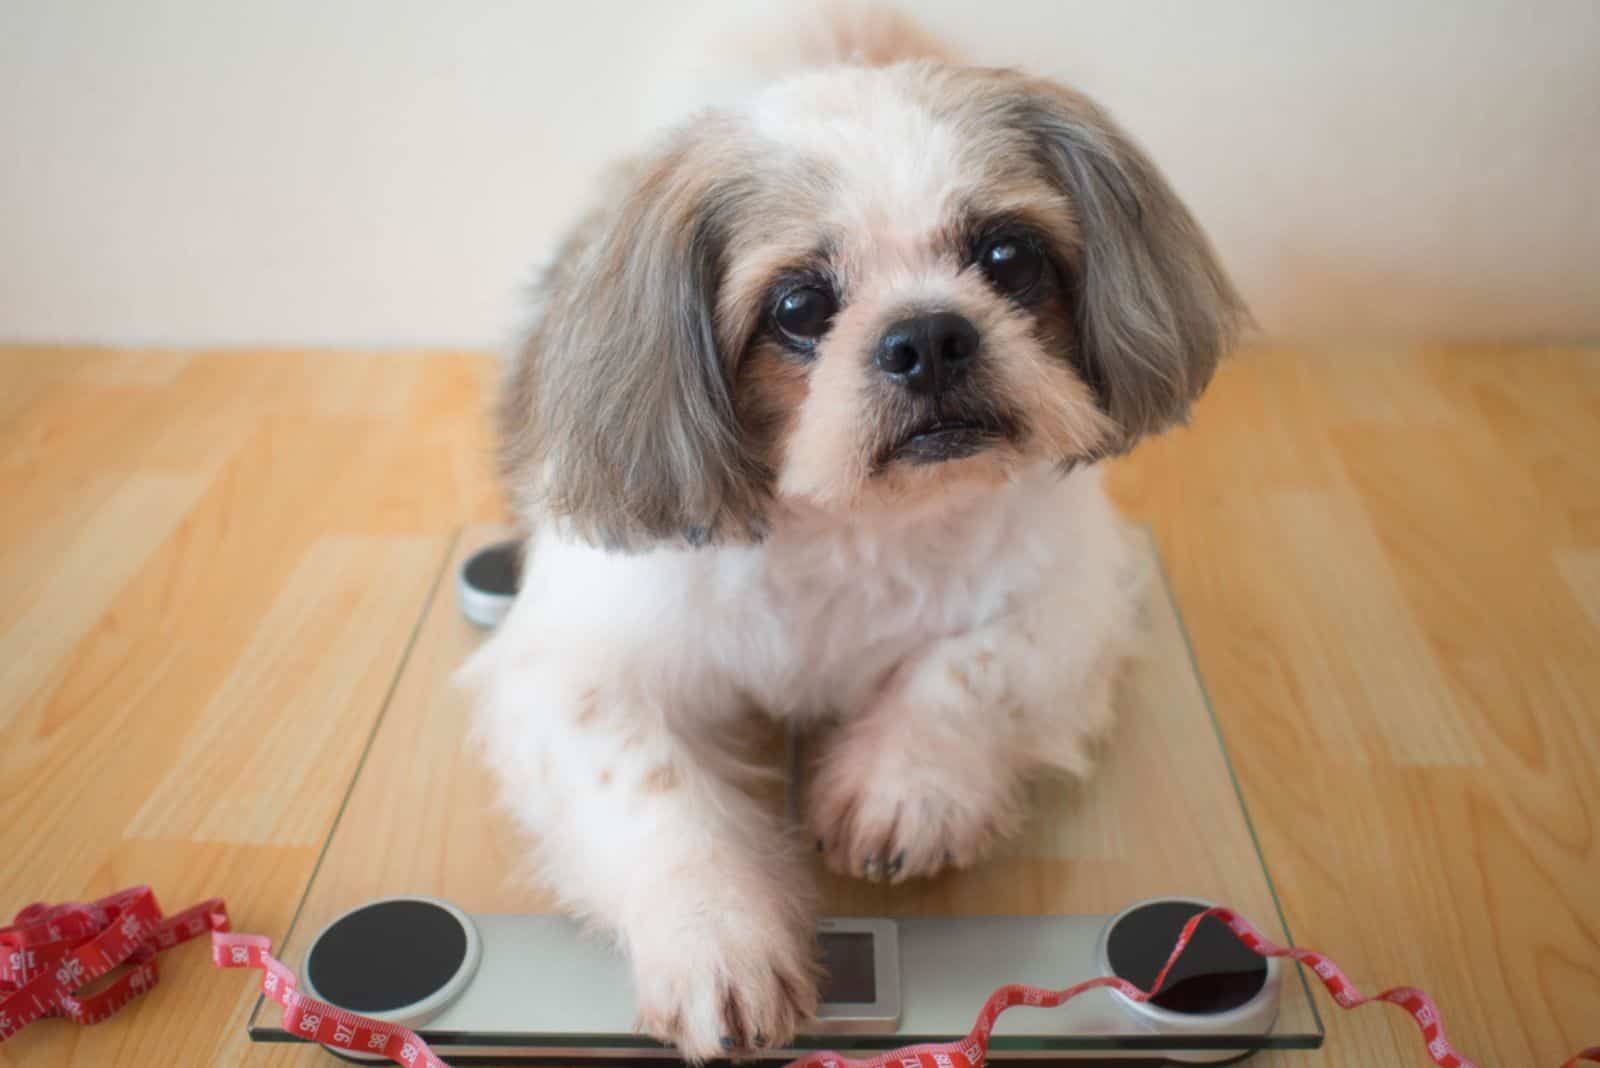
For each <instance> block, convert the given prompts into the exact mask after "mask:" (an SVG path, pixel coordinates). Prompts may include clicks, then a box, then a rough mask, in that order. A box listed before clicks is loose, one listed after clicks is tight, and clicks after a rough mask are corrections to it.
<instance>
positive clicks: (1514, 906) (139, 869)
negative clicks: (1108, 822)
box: [0, 348, 1600, 1068]
mask: <svg viewBox="0 0 1600 1068" xmlns="http://www.w3.org/2000/svg"><path fill="white" fill-rule="evenodd" d="M490 375H491V365H490V364H489V362H488V361H487V360H485V359H484V358H482V357H478V356H473V355H468V354H427V355H422V354H414V355H357V354H319V353H259V354H241V353H227V354H216V355H207V354H193V355H186V354H172V353H143V352H142V353H119V352H104V351H79V350H20V349H12V350H0V812H3V822H0V911H4V912H6V913H10V912H12V911H15V910H16V909H18V908H21V907H22V906H23V905H25V904H27V903H28V902H30V901H33V900H36V899H47V900H62V899H71V898H82V897H85V896H90V895H97V894H101V893H104V892H106V891H109V890H111V889H113V888H116V887H120V886H124V885H127V884H130V883H134V882H149V883H151V884H152V885H154V886H155V888H156V890H157V892H158V894H159V895H160V898H161V900H162V902H163V903H164V904H166V905H167V906H168V907H177V906H179V905H182V904H185V903H188V902H190V901H193V900H197V899H199V898H202V897H205V896H208V895H212V894H222V895H225V896H226V897H227V898H228V900H229V903H230V905H231V907H232V912H233V915H234V918H235V923H236V925H237V926H238V927H239V928H240V929H244V930H251V931H258V932H262V933H265V934H268V935H271V936H273V937H274V938H281V937H282V936H283V933H284V931H285V929H286V928H287V926H288V923H289V919H290V914H291V912H292V910H293V907H294V904H295V902H296V901H297V900H298V898H299V895H300V892H301V890H302V889H303V887H304V885H305V882H306V880H307V878H308V876H309V874H310V871H311V867H312V864H313V862H314V860H315V858H316V854H317V850H318V846H319V843H320V842H321V841H322V839H323V838H324V836H325V835H326V833H327V830H328V827H329V826H330V824H331V822H332V820H333V818H334V815H335V812H336V809H337V807H338V804H339V800H340V798H341V796H342V795H343V792H344V788H345V785H346V783H347V782H348V780H349V777H350V773H351V770H352V768H353V767H354V764H355V761H356V759H357V757H358V756H359V751H360V745H359V740H360V739H363V738H364V737H365V736H366V733H367V729H368V728H369V727H370V725H371V724H372V722H373V719H374V717H375V715H376V713H377V711H378V709H379V707H380V705H381V704H382V702H383V700H384V697H385V694H386V692H387V688H388V686H389V684H390V682H391V680H392V679H393V677H394V674H395V670H396V667H397V665H398V663H399V660H400V658H401V656H402V654H403V652H404V649H405V647H406V644H407V642H408V639H409V638H410V636H411V630H412V627H413V625H414V624H415V622H416V620H417V618H418V614H419V611H420V609H421V607H422V604H423V602H424V600H425V599H426V597H427V594H428V588H429V582H430V580H431V579H432V577H433V575H434V574H435V573H436V572H437V570H438V568H439V565H440V564H441V562H442V561H443V559H444V556H445V554H446V553H447V552H448V551H449V544H450V540H451V537H452V535H453V533H454V532H455V531H456V530H457V528H458V527H460V526H461V525H462V524H464V523H470V522H477V521H484V520H494V519H496V518H498V517H499V505H498V501H497V497H496V495H495V493H494V490H493V487H492V485H491V484H490V483H489V481H488V479H487V477H486V471H487V467H488V463H487V449H488V443H487V440H486V437H485V434H484V429H483V420H482V418H481V409H482V404H483V392H484V388H485V386H486V384H487V382H488V380H489V378H490ZM1113 481H1114V485H1115V488H1116V492H1117V495H1118V497H1119V498H1120V499H1121V500H1122V501H1123V503H1124V504H1125V505H1126V507H1127V509H1128V510H1129V511H1130V512H1131V513H1133V514H1134V515H1136V516H1138V517H1140V518H1142V519H1144V520H1146V521H1148V522H1149V523H1150V524H1151V525H1152V526H1153V528H1154V530H1155V532H1156V534H1157V536H1158V539H1159V541H1160V544H1161V549H1162V553H1163V556H1164V558H1165V561H1166V564H1167V567H1168V569H1169V570H1170V572H1171V578H1172V583H1173V587H1174V589H1175V591H1176V594H1177V596H1178V600H1179V603H1180V605H1181V607H1182V609H1183V612H1184V616H1185V621H1186V623H1187V625H1188V628H1189V631H1190V634H1191V636H1192V639H1193V641H1194V644H1195V649H1196V653H1197V655H1198V658H1199V662H1200V666H1201V669H1202V672H1203V674H1204V677H1205V680H1206V684H1207V686H1208V688H1209V690H1210V692H1211V696H1212V699H1213V701H1214V702H1215V705H1216V709H1217V715H1218V718H1219V719H1220V721H1221V725H1222V729H1223V732H1224V734H1225V736H1226V738H1227V742H1228V746H1229V749H1230V750H1231V753H1232V756H1233V760H1234V765H1235V768H1236V769H1237V771H1238V773H1239V776H1240V778H1241V780H1242V785H1243V789H1244V793H1245V795H1246V798H1247V800H1248V802H1249V806H1250V810H1251V813H1252V815H1253V816H1254V818H1255V822H1256V827H1257V830H1258V831H1259V833H1260V835H1261V838H1262V846H1263V849H1264V850H1265V853H1266V855H1267V858H1268V862H1269V864H1270V865H1271V868H1272V874H1273V876H1274V878H1275V880H1276V882H1277V886H1278V890H1279V892H1280V894H1281V895H1282V897H1283V900H1284V906H1285V909H1286V912H1287V916H1288V920H1289V923H1290V925H1291V926H1292V928H1293V929H1294V931H1295V933H1296V935H1297V937H1298V939H1299V940H1300V941H1301V942H1302V943H1303V944H1306V945H1309V946H1314V947H1316V948H1319V949H1322V950H1324V951H1326V952H1328V953H1330V954H1331V955H1333V956H1335V957H1336V958H1337V959H1339V960H1340V961H1341V963H1343V964H1344V965H1345V966H1346V968H1347V969H1348V970H1349V971H1350V972H1351V974H1352V976H1353V977H1354V978H1355V979H1356V980H1357V981H1358V982H1360V983H1361V984H1363V985H1364V986H1367V987H1374V986H1378V985H1385V984H1394V983H1412V984H1416V985H1419V986H1422V987H1424V988H1425V989H1427V990H1428V991H1429V992H1431V993H1432V994H1434V995H1435V997H1436V998H1437V999H1438V1000H1439V1002H1440V1003H1441V1004H1442V1005H1443V1006H1444V1009H1445V1012H1446V1017H1447V1020H1448V1021H1449V1024H1450V1029H1451V1034H1452V1037H1453V1038H1454V1039H1455V1041H1456V1043H1457V1045H1459V1046H1460V1047H1462V1048H1463V1049H1464V1050H1465V1051H1467V1052H1468V1053H1470V1054H1471V1055H1473V1056H1475V1057H1476V1058H1478V1059H1479V1061H1480V1063H1481V1064H1483V1065H1484V1066H1485V1068H1488V1066H1507V1068H1545V1066H1548V1068H1555V1066H1556V1065H1557V1064H1559V1062H1560V1061H1561V1059H1562V1058H1563V1057H1565V1056H1566V1055H1568V1054H1569V1053H1571V1052H1573V1051H1574V1050H1576V1049H1577V1048H1578V1047H1579V1046H1581V1045H1583V1044H1585V1043H1593V1042H1596V1041H1600V773H1597V768H1600V352H1597V351H1587V352H1585V351H1574V350H1533V349H1505V350H1490V349H1471V350H1469V349H1451V348H1438V349H1429V348H1408V349H1400V350H1394V351H1377V350H1373V349H1360V350H1339V351H1332V350H1330V351H1312V350H1267V349H1258V350H1255V351H1251V352H1249V353H1247V354H1245V355H1244V356H1243V357H1241V358H1240V359H1237V360H1235V361H1234V362H1233V363H1232V364H1231V365H1230V366H1229V367H1228V368H1227V369H1226V370H1225V371H1224V372H1223V373H1222V374H1221V376H1220V377H1219V379H1218V381H1217V383H1216V385H1215V386H1214V387H1213V389H1212V390H1211V392H1210V393H1209V394H1208V396H1207V398H1206V400H1205V401H1204V402H1203V403H1202V405H1201V409H1200V412H1199V413H1198V416H1197V418H1196V420H1195V423H1194V426H1193V427H1192V428H1191V429H1189V430H1187V431H1183V432H1180V433H1176V434H1173V435H1170V436H1168V437H1167V438H1165V439H1163V440H1161V441H1158V442H1155V443H1152V444H1150V445H1148V446H1146V447H1145V448H1144V449H1143V450H1142V451H1141V452H1140V453H1139V454H1138V455H1137V456H1135V457H1134V458H1132V459H1131V460H1128V461H1123V462H1121V463H1120V464H1119V466H1118V467H1117V469H1116V471H1115V474H1114V479H1113ZM263 779H266V780H268V781H269V782H270V783H271V785H272V788H271V789H270V790H262V789H261V788H260V783H261V781H262V780H263ZM251 989H252V985H251V982H250V980H249V979H248V978H247V977H245V976H242V975H239V974H238V973H216V972H214V971H213V970H212V968H211V966H210V964H209V963H208V962H207V959H206V955H205V951H204V949H202V948H200V947H196V946H190V947H185V948H183V949H180V950H177V951H174V952H173V953H171V954H169V956H168V959H167V961H166V963H165V965H164V972H163V981H162V986H161V988H160V989H158V990H157V991H155V992H154V993H153V994H152V995H150V996H149V997H147V998H145V999H143V1000H142V1001H141V1002H140V1003H139V1004H138V1005H136V1006H135V1007H134V1008H132V1009H130V1010H129V1011H128V1012H126V1013H125V1014H123V1015H122V1016H120V1017H118V1018H117V1019H116V1020H114V1021H113V1022H111V1023H109V1024H106V1025H102V1026H100V1027H98V1028H94V1029H80V1028H77V1027H74V1026H72V1025H69V1024H66V1023H63V1022H60V1021H46V1022H43V1023H40V1024H37V1025H35V1026H33V1027H31V1028H29V1029H28V1030H27V1031H25V1032H23V1033H22V1034H21V1035H20V1036H19V1037H18V1038H17V1039H14V1040H13V1041H12V1042H10V1043H8V1044H7V1045H6V1046H3V1047H0V1064H5V1065H10V1064H26V1065H29V1066H34V1065H67V1064H71V1065H81V1066H102V1065H110V1064H129V1065H147V1064H148V1065H168V1064H182V1065H189V1064H212V1063H215V1064H244V1065H264V1064H266V1063H267V1062H268V1061H269V1060H271V1061H272V1062H273V1063H281V1062H282V1061H283V1059H284V1058H282V1057H281V1056H275V1057H274V1056H269V1052H268V1051H267V1050H265V1049H262V1048H259V1047H255V1048H253V1047H250V1046H249V1045H248V1044H247V1043H246V1041H245V1040H244V1036H243V1024H244V1019H245V1016H246V1014H247V1013H248V1010H249V1008H250V1005H251V1002H252V997H251V994H250V990H251ZM1322 1004H1323V1006H1324V1015H1325V1017H1328V1041H1327V1045H1326V1047H1325V1048H1324V1050H1323V1051H1322V1052H1320V1053H1312V1054H1276V1055H1271V1056H1264V1057H1262V1058H1260V1059H1259V1060H1258V1061H1257V1062H1255V1063H1260V1064H1264V1065H1271V1066H1273V1068H1286V1066H1291V1065H1294V1066H1300V1065H1318V1066H1321V1068H1336V1066H1337V1068H1346V1066H1351V1068H1354V1066H1361V1068H1367V1066H1388V1065H1413V1064H1414V1065H1419V1066H1420V1065H1422V1064H1424V1063H1427V1062H1426V1060H1425V1058H1424V1057H1423V1056H1422V1054H1421V1051H1420V1049H1419V1048H1418V1047H1417V1043H1416V1039H1415V1037H1414V1034H1413V1033H1412V1031H1411V1025H1410V1023H1409V1021H1407V1020H1406V1019H1405V1018H1404V1017H1403V1016H1402V1015H1401V1014H1400V1013H1398V1012H1397V1011H1395V1010H1390V1009H1387V1008H1375V1009H1367V1010H1362V1011H1361V1012H1359V1013H1357V1014H1355V1015H1349V1014H1344V1013H1339V1012H1338V1011H1337V1010H1335V1009H1332V1008H1330V1007H1328V1003H1327V1002H1326V1001H1324V1002H1323V1003H1322ZM292 1059H293V1060H294V1061H295V1062H296V1063H298V1064H305V1065H308V1066H309V1065H313V1064H326V1063H333V1062H330V1061H327V1060H326V1059H325V1057H324V1055H321V1054H320V1053H318V1052H316V1051H313V1050H309V1049H308V1050H305V1051H303V1052H302V1053H301V1055H300V1056H298V1057H295V1058H292Z"/></svg>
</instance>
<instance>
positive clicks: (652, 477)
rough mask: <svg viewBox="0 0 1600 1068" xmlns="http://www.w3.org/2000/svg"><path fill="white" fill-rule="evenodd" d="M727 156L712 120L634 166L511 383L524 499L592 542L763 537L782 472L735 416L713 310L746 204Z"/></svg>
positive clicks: (733, 347) (512, 437) (557, 266)
mask: <svg viewBox="0 0 1600 1068" xmlns="http://www.w3.org/2000/svg"><path fill="white" fill-rule="evenodd" d="M729 151H731V149H729V148H728V147H727V139H726V138H719V137H718V136H717V130H716V124H715V123H714V122H713V121H710V120H702V122H700V123H699V124H697V125H696V126H693V127H690V128H688V129H686V130H683V131H680V132H679V133H678V134H677V135H675V136H674V137H673V139H672V140H670V141H669V142H668V143H667V144H666V145H665V146H664V147H663V148H662V149H661V150H660V151H659V152H657V153H656V154H655V155H653V156H651V157H649V158H646V159H644V160H643V161H641V162H639V163H638V164H636V165H635V166H634V167H633V168H632V169H631V170H630V171H629V173H628V177H627V180H626V182H625V184H624V186H623V191H622V194H621V196H620V197H619V198H618V199H617V200H615V201H614V202H613V203H612V204H611V205H610V206H608V207H607V208H604V209H602V210H600V211H599V212H597V213H595V214H594V215H592V216H591V217H590V218H589V219H588V220H586V221H585V222H584V223H583V224H581V225H580V226H579V227H578V229H577V230H576V231H575V232H574V233H573V234H572V235H571V236H570V237H569V238H568V239H567V241H566V242H565V244H564V246H563V248H562V250H561V252H560V253H558V255H557V257H556V259H555V261H554V262H553V263H552V264H551V266H550V267H549V269H548V270H547V271H546V274H545V276H544V278H542V279H541V280H540V283H539V285H540V291H539V294H538V299H539V303H540V307H539V309H538V312H539V321H538V323H537V324H536V325H535V327H534V329H533V330H532V332H531V333H530V335H529V336H528V338H527V339H526V341H525V342H524V344H523V345H522V347H521V349H520V351H519V352H518V353H517V355H516V357H515V359H514V361H513V363H512V366H511V368H510V372H509V374H508V376H507V379H506V382H505V383H504V386H503V388H502V390H501V394H500V402H499V429H500V457H501V471H502V474H503V476H504V477H505V478H506V479H507V480H508V482H509V484H510V486H511V488H512V491H513V494H514V495H515V496H516V497H517V498H518V502H519V505H520V506H522V507H523V508H525V509H529V510H533V511H536V512H543V513H545V514H553V515H555V516H558V517H561V518H563V519H565V520H566V521H568V522H569V523H570V524H571V526H572V528H573V529H574V530H575V531H576V532H577V533H578V534H579V535H580V536H582V537H584V538H586V539H588V540H590V541H593V542H595V543H597V544H603V545H606V546H608V547H613V548H620V549H628V550H637V549H644V548H649V547H650V546H652V545H655V544H658V543H660V542H663V541H668V540H679V539H681V540H683V541H687V542H688V543H690V544H703V543H705V542H706V541H710V540H735V541H737V540H748V539H749V538H752V537H756V536H758V535H757V532H758V531H759V530H760V517H761V511H762V508H763V506H764V504H765V501H766V497H767V494H768V492H769V490H770V484H771V476H770V473H769V472H767V471H766V470H765V469H764V468H763V466H762V464H761V463H760V461H759V459H758V458H757V450H755V449H754V448H752V447H751V446H750V444H749V443H748V442H747V441H746V440H745V438H746V434H745V432H744V430H743V429H742V428H741V426H740V423H739V419H738V416H737V413H736V412H735V410H734V390H733V371H734V367H733V364H732V360H733V359H734V358H735V357H736V355H737V353H738V345H739V342H738V339H726V338H725V339H719V337H718V327H717V322H716V311H715V310H716V294H717V287H718V285H719V284H720V282H721V276H722V274H723V260H724V251H725V248H726V246H727V243H728V241H729V238H730V231H731V230H732V228H733V226H734V220H735V217H736V215H737V213H738V209H739V206H740V204H741V202H742V196H743V195H742V193H741V191H740V188H739V186H738V184H737V179H736V178H734V177H731V176H733V175H737V174H738V173H739V172H740V168H739V167H737V166H733V165H731V163H730V160H729V159H728V158H726V157H727V153H728V152H729Z"/></svg>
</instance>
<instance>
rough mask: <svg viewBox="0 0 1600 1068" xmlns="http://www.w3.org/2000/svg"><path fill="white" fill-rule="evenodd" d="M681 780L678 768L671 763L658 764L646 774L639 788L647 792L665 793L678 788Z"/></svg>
mask: <svg viewBox="0 0 1600 1068" xmlns="http://www.w3.org/2000/svg"><path fill="white" fill-rule="evenodd" d="M679 781H680V780H679V777H678V769H677V768H675V767H673V766H672V765H671V764H658V765H657V766H656V767H653V768H651V769H650V771H649V772H648V773H647V774H646V775H645V777H644V780H643V781H642V782H641V783H640V784H639V790H640V792H642V793H646V794H664V793H667V792H669V791H671V790H676V789H677V788H678V783H679Z"/></svg>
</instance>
